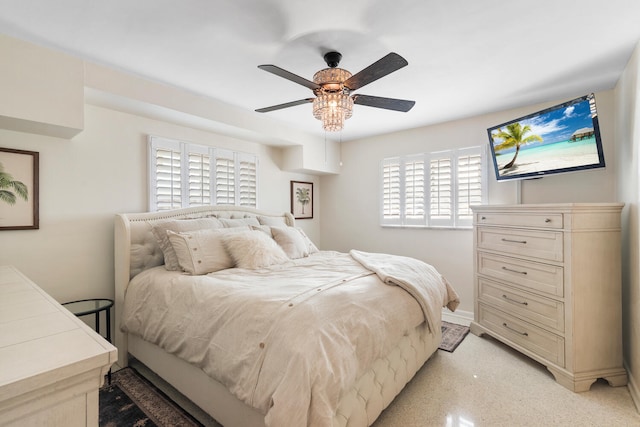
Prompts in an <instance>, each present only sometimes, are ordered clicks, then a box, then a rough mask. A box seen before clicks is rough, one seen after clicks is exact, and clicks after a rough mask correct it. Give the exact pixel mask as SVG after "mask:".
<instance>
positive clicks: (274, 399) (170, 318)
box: [122, 252, 457, 427]
mask: <svg viewBox="0 0 640 427" xmlns="http://www.w3.org/2000/svg"><path fill="white" fill-rule="evenodd" d="M364 255H366V254H364ZM360 258H362V257H360ZM391 258H392V257H390V256H389V259H391ZM374 261H376V266H377V271H378V274H384V270H385V269H384V265H380V262H379V261H380V260H379V259H374ZM429 277H430V280H429V283H425V282H426V281H425V280H424V277H422V279H420V280H416V281H415V282H412V283H413V285H412V286H418V288H420V287H424V286H427V287H432V288H433V289H436V290H437V291H434V290H433V289H431V290H424V292H413V294H414V295H415V297H416V298H420V297H421V295H425V294H430V293H431V294H432V293H434V292H435V293H436V294H437V295H438V296H439V298H430V299H429V300H422V301H420V302H418V301H417V300H416V299H415V298H414V297H412V296H411V295H410V294H409V293H408V292H406V291H405V290H403V289H402V288H401V287H399V286H389V285H387V284H384V283H383V282H382V281H380V279H379V278H378V277H377V276H376V275H375V274H374V273H373V272H372V271H370V270H368V269H366V268H365V267H364V266H363V265H362V264H360V263H359V262H356V261H355V260H354V259H353V258H352V257H351V256H350V255H348V254H340V253H336V252H320V253H317V254H314V255H312V256H310V257H307V258H301V259H299V260H294V261H290V262H287V263H285V264H280V265H275V266H272V267H269V268H264V269H259V270H244V269H238V268H234V269H228V270H222V271H218V272H216V273H211V274H209V275H205V276H187V275H184V274H181V273H178V272H170V271H166V270H165V269H164V268H163V267H161V266H160V267H156V268H152V269H149V270H146V271H144V272H143V273H141V274H139V275H138V276H136V277H135V278H134V279H133V280H132V281H131V283H130V284H129V287H128V289H127V296H126V299H125V305H124V312H123V316H122V328H123V330H124V331H125V332H129V333H132V334H136V335H139V336H141V337H142V338H143V339H144V340H146V341H149V342H151V343H154V344H156V345H158V346H160V347H161V348H163V349H164V350H166V351H167V352H169V353H172V354H175V355H177V356H178V357H180V358H182V359H184V360H186V361H187V362H189V363H191V364H194V365H196V366H198V367H200V368H201V369H203V370H204V371H205V372H206V373H207V374H208V375H209V376H211V377H212V378H214V379H216V380H217V381H219V382H221V383H222V384H224V385H225V386H226V387H228V388H229V390H230V391H231V393H233V394H234V395H235V396H236V397H238V399H240V400H241V401H243V402H245V403H247V404H248V405H250V406H252V407H254V408H256V409H257V410H259V411H260V412H262V413H264V414H265V423H266V425H270V426H278V427H281V426H302V425H313V426H329V425H331V423H332V420H333V417H334V414H335V410H336V406H337V404H338V401H339V399H340V397H341V395H340V394H341V391H342V390H345V389H347V388H348V387H351V386H352V385H353V382H354V381H355V380H356V378H358V377H360V375H361V374H362V372H363V371H364V370H365V369H367V368H368V367H369V366H370V364H371V362H372V361H373V360H376V359H377V358H379V357H381V356H382V355H385V354H386V353H387V352H388V351H389V349H390V348H391V347H392V346H394V345H395V344H396V343H397V341H398V340H399V338H400V337H402V336H403V335H406V334H407V333H408V331H410V330H412V329H414V328H415V327H417V326H418V325H420V324H423V323H424V325H425V326H424V327H428V326H427V323H426V322H425V316H424V313H425V311H424V310H425V308H426V310H428V311H429V312H431V313H436V312H438V313H439V310H440V307H441V306H443V305H446V304H448V303H449V302H451V301H455V300H456V299H457V296H456V295H455V292H453V290H452V289H450V287H448V284H447V283H446V281H445V280H444V279H442V278H441V277H440V276H439V274H434V275H431V276H429ZM405 279H406V278H403V280H402V281H405ZM326 319H330V320H331V321H330V322H327V321H325V320H326ZM431 321H432V322H434V321H433V320H431ZM435 322H436V323H431V326H432V327H433V326H436V325H439V318H438V319H437V321H435Z"/></svg>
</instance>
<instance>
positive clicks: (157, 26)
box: [0, 0, 640, 140]
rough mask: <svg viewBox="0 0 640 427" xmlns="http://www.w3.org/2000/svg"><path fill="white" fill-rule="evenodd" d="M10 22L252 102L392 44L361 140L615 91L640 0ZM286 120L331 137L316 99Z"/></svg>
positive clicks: (28, 14) (227, 0)
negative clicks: (280, 73) (392, 57)
mask: <svg viewBox="0 0 640 427" xmlns="http://www.w3.org/2000/svg"><path fill="white" fill-rule="evenodd" d="M0 31H2V33H4V34H6V35H9V36H12V37H17V38H21V39H24V40H28V41H31V42H34V43H38V44H41V45H44V46H48V47H51V48H55V49H60V50H63V51H66V52H69V53H72V54H74V55H77V56H79V57H82V58H85V59H87V60H90V61H93V62H96V63H99V64H104V65H109V66H113V67H115V68H117V69H120V70H124V71H129V72H133V73H135V74H138V75H140V76H144V77H147V78H150V79H153V80H157V81H160V82H163V83H167V84H170V85H173V86H177V87H180V88H184V89H186V90H188V91H191V92H195V93H198V94H202V95H205V96H208V97H211V98H214V99H217V100H220V101H223V102H226V103H230V104H234V105H236V106H238V107H241V108H244V109H246V110H247V111H248V112H251V113H250V114H251V115H252V116H253V115H260V113H254V112H253V110H255V109H256V108H261V107H267V106H270V105H274V104H280V103H284V102H288V101H293V100H298V99H302V98H308V97H311V96H312V93H311V91H310V90H309V89H307V88H305V87H303V86H300V85H297V84H295V83H292V82H290V81H288V80H285V79H282V78H279V77H277V76H274V75H272V74H269V73H267V72H264V71H262V70H259V69H258V68H257V65H260V64H274V65H277V66H279V67H281V68H284V69H286V70H288V71H290V72H292V73H294V74H297V75H300V76H302V77H305V78H306V79H309V80H311V79H312V77H313V74H314V73H315V72H316V71H318V70H319V69H321V68H325V67H326V64H325V63H324V61H323V59H322V55H323V54H324V53H325V52H327V51H329V50H337V51H339V52H341V53H342V55H343V59H342V62H341V63H340V67H341V68H345V69H347V70H349V71H351V72H352V73H354V74H355V73H356V72H358V71H360V70H361V69H363V68H364V67H366V66H368V65H369V64H371V63H373V62H375V61H376V60H378V59H380V58H381V57H383V56H384V55H386V54H387V53H389V52H391V51H393V52H396V53H398V54H400V55H402V56H403V57H404V58H406V59H407V61H408V62H409V66H408V67H405V68H403V69H401V70H399V71H397V72H395V73H392V74H390V75H388V76H386V77H384V78H382V79H380V80H378V81H376V82H374V83H371V84H370V85H367V86H365V87H364V88H361V89H359V90H358V91H357V92H356V93H362V94H367V95H375V96H385V97H394V98H402V99H412V100H415V101H416V106H415V107H414V108H413V109H412V110H411V111H410V112H408V113H400V112H395V111H388V110H381V109H376V108H370V107H366V106H361V105H356V106H355V108H354V113H353V117H352V118H351V119H349V120H348V121H347V122H346V123H345V129H344V130H343V131H342V132H341V134H327V135H326V137H328V138H330V139H337V138H341V139H342V140H350V139H354V138H360V137H364V136H370V135H375V134H381V133H386V132H391V131H396V130H401V129H407V128H414V127H419V126H424V125H429V124H434V123H439V122H443V121H449V120H453V119H458V118H462V117H469V116H474V115H478V114H482V113H487V112H491V111H499V110H504V109H508V108H514V107H520V106H525V105H531V104H535V103H539V102H545V101H552V100H560V99H564V98H570V97H574V96H579V95H584V94H586V93H589V92H595V91H599V90H605V89H610V88H613V87H614V85H615V83H616V81H617V79H618V78H619V76H620V73H621V72H622V70H623V68H624V66H625V65H626V63H627V61H628V59H629V57H630V55H631V53H632V50H633V49H634V47H635V46H636V44H637V42H638V40H639V39H640V1H637V0H606V1H603V0H517V1H514V0H393V1H390V0H342V1H339V0H324V1H318V2H310V1H304V0H108V1H91V0H55V1H51V0H0ZM265 114H267V115H269V116H270V117H271V118H273V119H274V120H281V121H282V122H286V124H287V125H288V126H295V127H297V128H299V129H301V130H304V131H307V132H310V133H313V134H315V135H319V136H322V137H325V133H324V131H323V130H322V127H321V124H320V122H319V121H317V120H315V119H314V118H313V116H312V113H311V105H310V104H305V105H300V106H297V107H292V108H288V109H285V110H280V111H276V112H271V113H265Z"/></svg>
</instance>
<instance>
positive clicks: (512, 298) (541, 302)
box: [478, 278, 564, 333]
mask: <svg viewBox="0 0 640 427" xmlns="http://www.w3.org/2000/svg"><path fill="white" fill-rule="evenodd" d="M478 299H479V300H480V301H481V302H484V303H487V304H490V305H492V306H494V307H496V308H499V309H500V310H502V311H504V312H506V313H509V314H512V315H514V316H516V317H519V318H521V319H524V320H527V321H531V322H534V323H536V324H537V325H540V326H543V327H545V328H549V329H553V330H554V331H556V332H559V333H563V332H564V304H563V303H562V302H560V301H556V300H553V299H551V298H545V297H542V296H539V295H534V294H530V293H528V292H523V291H520V290H518V289H514V288H511V287H509V286H505V285H502V284H500V283H496V282H492V281H490V280H486V279H483V278H478Z"/></svg>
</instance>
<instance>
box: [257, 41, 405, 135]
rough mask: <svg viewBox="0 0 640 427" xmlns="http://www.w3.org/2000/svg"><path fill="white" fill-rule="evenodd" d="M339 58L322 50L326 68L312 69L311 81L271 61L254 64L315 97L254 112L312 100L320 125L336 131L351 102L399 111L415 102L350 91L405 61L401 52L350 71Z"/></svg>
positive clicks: (398, 67)
mask: <svg viewBox="0 0 640 427" xmlns="http://www.w3.org/2000/svg"><path fill="white" fill-rule="evenodd" d="M341 59H342V55H341V54H340V53H339V52H328V53H326V54H325V55H324V60H325V62H326V63H327V65H328V66H329V68H325V69H322V70H320V71H318V72H317V73H315V74H314V76H313V81H311V80H307V79H305V78H304V77H300V76H298V75H296V74H293V73H291V72H289V71H287V70H284V69H282V68H280V67H277V66H275V65H258V68H260V69H261V70H265V71H268V72H270V73H272V74H275V75H276V76H279V77H282V78H285V79H287V80H291V81H292V82H294V83H298V84H300V85H302V86H305V87H307V88H309V89H311V90H312V91H313V94H314V95H315V96H316V97H315V98H305V99H300V100H297V101H292V102H286V103H284V104H278V105H273V106H271V107H266V108H259V109H257V110H256V111H257V112H258V113H267V112H269V111H275V110H280V109H283V108H288V107H294V106H296V105H301V104H307V103H313V115H314V117H315V118H317V119H318V120H322V126H323V128H324V129H325V130H327V131H340V130H342V128H343V127H344V121H345V120H346V119H348V118H349V117H351V114H352V109H353V105H354V104H358V105H366V106H368V107H376V108H384V109H386V110H394V111H402V112H407V111H409V110H411V108H412V107H413V106H414V105H415V101H408V100H405V99H395V98H382V97H379V96H371V95H360V94H355V95H351V92H353V91H355V90H357V89H360V88H361V87H363V86H365V85H368V84H369V83H371V82H374V81H376V80H378V79H379V78H381V77H384V76H386V75H387V74H391V73H393V72H394V71H397V70H399V69H400V68H402V67H404V66H406V65H409V63H408V62H407V61H406V60H405V59H404V58H403V57H402V56H400V55H398V54H397V53H394V52H391V53H389V54H388V55H386V56H384V57H383V58H381V59H379V60H378V61H376V62H374V63H373V64H371V65H369V66H368V67H367V68H365V69H364V70H362V71H360V72H358V73H356V74H353V75H352V74H351V73H350V72H349V71H347V70H344V69H342V68H338V64H339V63H340V60H341Z"/></svg>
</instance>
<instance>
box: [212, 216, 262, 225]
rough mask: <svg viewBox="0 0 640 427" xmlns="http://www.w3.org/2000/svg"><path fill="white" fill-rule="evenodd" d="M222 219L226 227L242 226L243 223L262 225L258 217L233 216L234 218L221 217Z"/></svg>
mask: <svg viewBox="0 0 640 427" xmlns="http://www.w3.org/2000/svg"><path fill="white" fill-rule="evenodd" d="M220 221H221V222H222V224H224V226H225V227H242V226H243V225H260V223H259V222H258V219H257V218H256V217H247V218H233V219H226V218H221V219H220Z"/></svg>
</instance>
